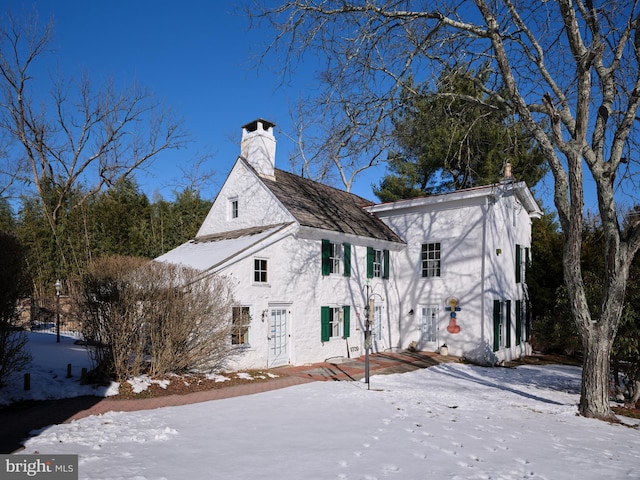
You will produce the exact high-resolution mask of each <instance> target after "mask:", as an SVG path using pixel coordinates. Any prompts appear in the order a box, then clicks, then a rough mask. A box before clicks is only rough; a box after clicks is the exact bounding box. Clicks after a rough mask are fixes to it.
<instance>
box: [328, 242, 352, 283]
mask: <svg viewBox="0 0 640 480" xmlns="http://www.w3.org/2000/svg"><path fill="white" fill-rule="evenodd" d="M339 274H342V275H343V276H345V277H349V276H351V244H350V243H334V242H331V241H329V240H322V275H323V276H328V275H339Z"/></svg>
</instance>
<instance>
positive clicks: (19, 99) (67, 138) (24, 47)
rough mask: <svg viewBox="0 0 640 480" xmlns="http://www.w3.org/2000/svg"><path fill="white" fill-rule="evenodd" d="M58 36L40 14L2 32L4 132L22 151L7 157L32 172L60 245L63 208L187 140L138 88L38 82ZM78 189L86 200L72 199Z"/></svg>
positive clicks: (0, 114) (84, 78)
mask: <svg viewBox="0 0 640 480" xmlns="http://www.w3.org/2000/svg"><path fill="white" fill-rule="evenodd" d="M52 35H53V23H51V22H50V23H48V24H46V25H42V24H41V23H40V21H39V18H38V16H37V15H36V14H35V13H33V14H31V15H30V16H28V18H25V19H20V18H18V17H14V16H13V15H12V14H11V13H9V14H7V15H6V16H5V20H4V24H3V25H0V92H1V93H0V95H1V100H0V101H1V107H2V108H1V109H0V131H2V132H3V133H4V134H5V135H7V136H9V137H10V138H11V139H12V140H14V141H15V142H16V143H17V144H18V148H17V149H12V150H10V152H9V153H10V154H13V156H14V158H15V159H16V162H15V165H18V164H19V162H24V164H25V165H26V167H27V171H26V172H24V177H23V178H25V179H29V181H30V183H31V184H32V185H33V186H34V187H35V190H36V191H37V194H38V196H39V198H40V199H41V201H42V205H43V209H44V212H45V215H46V217H47V220H48V222H49V225H50V227H51V230H52V232H53V234H54V237H55V238H56V242H58V243H59V242H60V241H61V240H60V239H59V238H58V225H59V221H60V217H61V215H62V213H63V211H64V209H65V208H70V207H71V208H73V207H74V206H79V205H82V204H83V203H84V202H85V201H86V200H87V199H88V198H89V197H90V196H92V195H94V194H96V193H97V192H99V191H100V190H101V189H103V188H105V187H109V186H110V185H112V184H114V183H115V182H116V181H117V180H118V179H119V178H122V177H127V176H130V175H132V174H133V173H134V172H135V171H137V170H139V169H142V168H144V167H145V166H147V165H148V164H149V163H150V162H151V161H152V160H153V159H154V158H155V157H157V156H158V155H159V154H160V153H161V152H163V151H165V150H168V149H175V148H179V147H181V146H182V145H184V143H185V142H186V140H187V138H186V135H185V132H184V131H183V129H182V124H181V121H178V120H176V119H174V118H173V116H172V113H171V111H170V109H168V108H166V107H165V106H164V105H163V104H162V102H160V101H158V100H157V99H155V98H154V96H153V95H152V94H151V93H150V92H148V91H147V90H145V89H143V88H140V87H138V86H136V85H133V86H131V87H129V88H125V89H123V90H119V89H117V88H116V86H115V85H114V82H113V81H108V82H107V83H106V84H105V85H102V86H99V87H96V86H95V85H94V84H93V83H92V81H91V79H90V78H89V76H88V75H81V76H80V77H78V78H76V79H75V80H74V81H66V80H64V79H56V80H54V81H53V82H51V83H47V82H43V81H42V80H41V79H40V80H38V79H36V73H37V72H38V69H39V68H41V66H40V63H41V62H43V61H44V59H45V58H46V55H47V53H48V49H49V46H50V43H51V39H52ZM47 90H48V94H44V95H43V92H46V91H47ZM80 185H82V187H83V189H82V192H83V193H82V195H81V196H79V197H73V196H72V192H74V190H75V191H76V193H77V191H78V187H79V186H80ZM72 197H73V198H74V200H73V202H74V204H73V205H71V206H69V205H67V202H69V201H70V199H71V198H72ZM60 260H61V261H62V262H63V265H65V264H66V263H67V262H66V261H65V259H64V258H63V259H60ZM65 266H66V265H65Z"/></svg>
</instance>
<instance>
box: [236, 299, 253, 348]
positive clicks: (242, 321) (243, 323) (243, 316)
mask: <svg viewBox="0 0 640 480" xmlns="http://www.w3.org/2000/svg"><path fill="white" fill-rule="evenodd" d="M250 323H251V315H250V313H249V307H246V306H234V307H232V309H231V344H232V345H248V344H249V325H250Z"/></svg>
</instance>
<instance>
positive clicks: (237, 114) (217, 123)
mask: <svg viewBox="0 0 640 480" xmlns="http://www.w3.org/2000/svg"><path fill="white" fill-rule="evenodd" d="M239 3H240V2H232V1H228V0H215V1H211V0H188V1H184V2H177V1H166V0H153V1H152V0H129V1H127V0H109V1H104V2H94V1H79V0H38V1H36V2H30V1H28V0H27V1H23V0H4V1H3V2H2V5H3V8H2V13H3V14H4V12H5V11H6V9H7V8H9V9H10V10H11V11H12V13H13V14H14V15H15V14H18V13H21V12H22V11H23V9H24V8H25V7H26V9H30V8H31V7H32V6H35V8H36V10H37V11H38V13H39V15H40V17H41V19H42V20H43V21H46V20H48V19H49V17H50V16H52V17H53V20H54V24H55V38H54V41H53V46H54V47H55V54H54V55H55V59H56V61H57V64H58V67H57V68H59V70H60V71H61V72H62V73H63V74H64V75H65V76H67V77H68V76H70V75H75V74H76V73H77V72H79V71H80V70H82V69H85V70H87V71H88V72H89V73H90V75H91V77H92V78H93V79H95V81H96V82H97V81H100V80H104V79H106V78H108V77H110V76H113V77H114V78H115V79H116V80H117V81H119V82H122V84H130V83H132V82H133V81H134V80H135V81H136V82H138V83H139V84H140V85H142V86H145V87H148V88H149V89H150V90H152V91H153V92H154V93H155V94H156V95H157V96H158V97H160V98H161V99H163V100H164V101H165V102H167V104H169V105H171V106H172V107H173V108H174V110H175V111H176V112H177V113H178V114H179V115H180V116H182V117H183V118H184V121H185V126H186V128H187V130H188V131H189V132H190V133H191V135H192V136H193V138H194V142H192V143H191V144H190V145H189V146H188V148H187V149H183V150H180V151H177V152H172V153H169V154H164V155H162V156H161V157H159V158H158V159H157V160H156V162H155V163H154V164H153V168H152V173H151V175H148V176H141V175H139V176H137V179H138V182H139V183H140V185H141V187H142V188H143V190H144V191H145V193H147V194H148V195H149V196H150V197H151V196H152V195H153V193H154V192H156V191H157V192H159V193H161V194H162V195H163V196H164V198H165V199H168V200H170V199H172V198H173V193H172V192H173V190H176V189H177V190H182V188H181V187H182V186H183V183H184V175H183V173H182V170H181V169H188V165H187V162H188V160H189V159H191V158H196V157H199V156H201V155H202V154H204V153H207V152H208V153H212V154H213V157H212V158H211V160H210V161H209V162H208V164H207V169H209V170H213V171H214V172H215V174H216V176H215V183H214V184H213V185H211V186H210V187H209V188H206V189H204V190H203V192H202V193H203V197H205V198H208V199H213V197H214V196H215V194H216V192H217V189H218V188H219V187H220V185H221V184H222V182H223V181H224V178H225V177H226V174H227V173H228V171H229V169H230V168H231V166H232V165H233V163H234V162H235V160H236V158H237V156H238V154H239V153H240V148H239V146H238V142H239V140H240V135H241V126H242V125H244V124H246V123H248V122H250V121H252V120H254V119H256V118H258V117H262V118H265V119H267V120H270V121H273V122H274V123H276V124H277V127H276V131H275V135H276V138H277V140H278V144H277V153H276V157H277V158H276V162H277V166H278V167H279V168H283V169H288V158H289V152H291V151H292V150H293V148H294V145H293V143H292V142H291V141H289V140H288V139H287V138H286V136H285V135H284V134H285V133H293V131H292V128H291V121H290V114H289V112H290V110H291V106H292V105H294V104H295V103H296V101H297V100H298V99H299V98H300V96H301V95H302V96H304V95H306V94H307V93H305V92H309V91H312V90H313V88H314V83H313V73H312V72H299V73H298V74H297V75H296V77H295V78H294V79H288V80H287V82H286V85H284V84H283V82H282V77H281V76H280V75H278V74H277V73H276V72H277V71H278V70H279V68H280V67H279V66H278V65H262V66H261V67H260V68H256V62H255V61H253V60H252V59H253V58H254V57H255V55H257V54H259V53H260V52H262V51H263V47H264V45H265V42H267V41H269V39H270V38H271V36H272V34H273V32H270V31H264V30H263V31H249V30H248V25H249V22H248V19H247V18H245V17H244V16H242V15H241V14H240V13H239V11H238V8H237V5H238V4H239ZM383 172H384V170H383V169H378V172H377V173H375V174H374V175H375V177H371V176H369V178H364V177H363V178H362V179H361V181H360V182H358V184H357V185H356V187H355V188H354V190H353V191H354V193H358V194H360V195H362V196H364V197H366V198H369V199H374V196H373V194H372V193H371V183H373V182H377V179H378V178H379V176H380V175H381V174H382V173H383ZM372 178H373V179H372Z"/></svg>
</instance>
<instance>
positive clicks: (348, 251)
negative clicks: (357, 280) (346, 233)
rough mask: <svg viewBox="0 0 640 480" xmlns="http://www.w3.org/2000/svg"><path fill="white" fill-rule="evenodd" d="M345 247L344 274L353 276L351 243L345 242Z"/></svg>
mask: <svg viewBox="0 0 640 480" xmlns="http://www.w3.org/2000/svg"><path fill="white" fill-rule="evenodd" d="M343 247H344V276H345V277H350V276H351V244H350V243H345V244H344V245H343Z"/></svg>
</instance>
